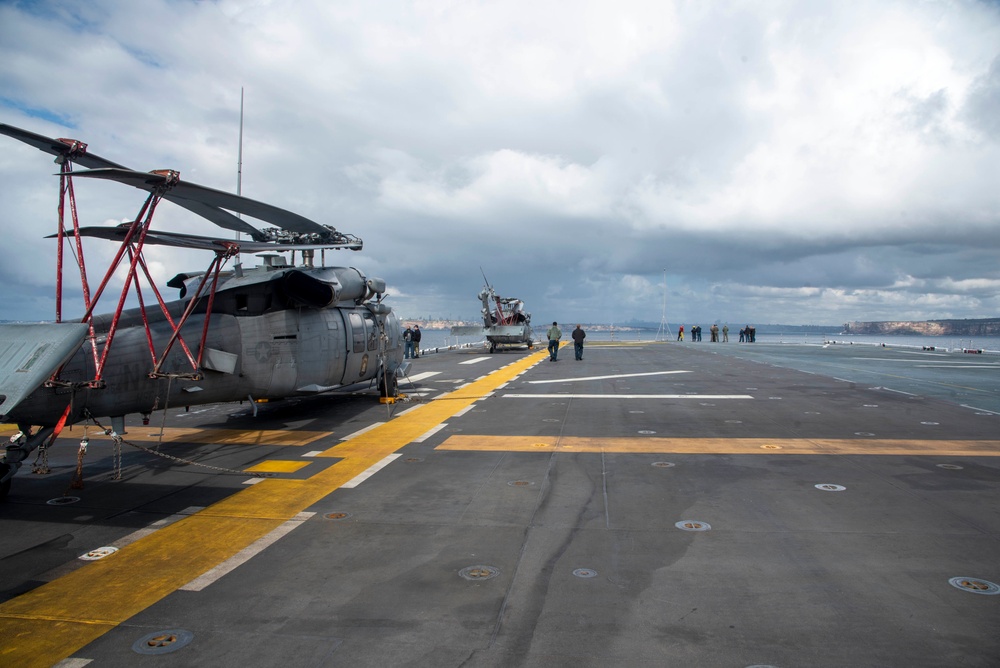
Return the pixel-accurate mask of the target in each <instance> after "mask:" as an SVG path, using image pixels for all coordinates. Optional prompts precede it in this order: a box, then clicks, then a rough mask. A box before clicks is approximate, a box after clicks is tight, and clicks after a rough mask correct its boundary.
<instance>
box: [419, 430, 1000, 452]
mask: <svg viewBox="0 0 1000 668" xmlns="http://www.w3.org/2000/svg"><path fill="white" fill-rule="evenodd" d="M435 449H436V450H473V451H480V452H493V451H502V452H603V453H631V454H643V453H645V454H713V455H764V454H788V455H926V456H935V457H942V456H948V457H1000V441H958V440H940V441H931V440H918V439H874V438H858V439H830V438H638V437H634V438H600V437H579V436H563V437H545V436H475V435H468V434H461V435H455V436H450V437H448V439H447V440H445V442H444V443H442V444H441V445H439V446H438V447H437V448H435Z"/></svg>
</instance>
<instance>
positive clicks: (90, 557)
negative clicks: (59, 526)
mask: <svg viewBox="0 0 1000 668" xmlns="http://www.w3.org/2000/svg"><path fill="white" fill-rule="evenodd" d="M117 551H118V548H117V547H113V546H111V545H108V546H106V547H99V548H97V549H96V550H91V551H90V552H88V553H87V554H81V555H80V559H82V560H83V561H97V560H98V559H103V558H104V557H107V556H110V555H112V554H114V553H115V552H117Z"/></svg>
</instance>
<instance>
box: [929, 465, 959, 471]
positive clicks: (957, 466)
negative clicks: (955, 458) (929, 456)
mask: <svg viewBox="0 0 1000 668" xmlns="http://www.w3.org/2000/svg"><path fill="white" fill-rule="evenodd" d="M935 466H937V467H938V468H939V469H948V470H949V471H960V470H961V469H963V468H964V467H963V466H959V465H958V464H935Z"/></svg>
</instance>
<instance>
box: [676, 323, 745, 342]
mask: <svg viewBox="0 0 1000 668" xmlns="http://www.w3.org/2000/svg"><path fill="white" fill-rule="evenodd" d="M708 331H709V333H710V334H711V338H710V339H709V340H710V341H712V342H713V343H718V342H720V341H721V342H722V343H729V325H723V326H722V329H721V330H720V329H719V326H718V325H712V326H711V327H709V328H708ZM720 333H721V338H720ZM677 340H678V341H683V340H684V325H681V326H680V327H678V328H677ZM691 340H692V341H701V325H694V326H693V327H691ZM756 341H757V328H756V327H753V326H751V325H747V326H746V327H744V328H742V329H741V330H740V343H755V342H756Z"/></svg>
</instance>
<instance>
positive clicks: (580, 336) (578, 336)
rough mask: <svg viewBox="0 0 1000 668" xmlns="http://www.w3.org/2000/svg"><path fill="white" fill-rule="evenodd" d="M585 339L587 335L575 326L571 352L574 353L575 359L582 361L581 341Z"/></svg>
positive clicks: (578, 326)
mask: <svg viewBox="0 0 1000 668" xmlns="http://www.w3.org/2000/svg"><path fill="white" fill-rule="evenodd" d="M585 338H587V333H586V332H585V331H583V330H582V329H580V325H577V326H576V329H574V330H573V352H574V353H576V359H578V360H582V359H583V340H584V339H585Z"/></svg>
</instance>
